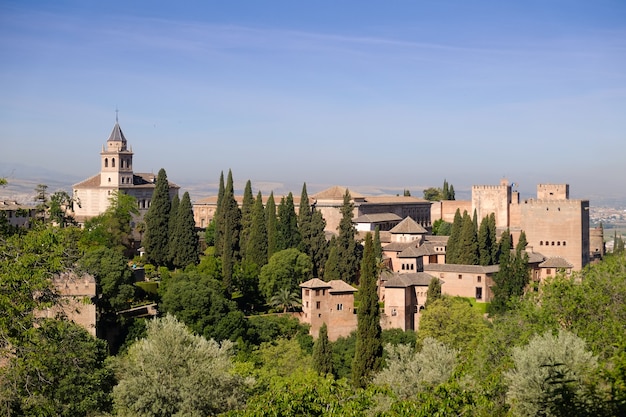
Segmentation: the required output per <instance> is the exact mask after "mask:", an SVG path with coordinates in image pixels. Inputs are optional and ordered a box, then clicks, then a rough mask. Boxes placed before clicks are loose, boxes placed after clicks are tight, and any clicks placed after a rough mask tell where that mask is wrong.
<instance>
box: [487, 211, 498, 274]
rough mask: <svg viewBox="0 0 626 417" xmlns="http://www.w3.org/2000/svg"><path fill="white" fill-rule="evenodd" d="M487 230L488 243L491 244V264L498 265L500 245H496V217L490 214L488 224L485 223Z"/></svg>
mask: <svg viewBox="0 0 626 417" xmlns="http://www.w3.org/2000/svg"><path fill="white" fill-rule="evenodd" d="M487 227H488V229H489V241H490V242H491V264H492V265H495V264H497V263H498V259H499V258H500V245H499V244H498V234H497V233H498V232H497V230H496V215H495V213H491V214H490V215H489V223H487Z"/></svg>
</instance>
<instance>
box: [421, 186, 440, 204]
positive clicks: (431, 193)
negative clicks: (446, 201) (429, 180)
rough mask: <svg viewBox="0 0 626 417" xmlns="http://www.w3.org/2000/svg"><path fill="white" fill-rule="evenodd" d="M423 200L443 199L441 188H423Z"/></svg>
mask: <svg viewBox="0 0 626 417" xmlns="http://www.w3.org/2000/svg"><path fill="white" fill-rule="evenodd" d="M424 200H428V201H440V200H443V190H442V189H441V188H435V187H430V188H426V189H425V190H424Z"/></svg>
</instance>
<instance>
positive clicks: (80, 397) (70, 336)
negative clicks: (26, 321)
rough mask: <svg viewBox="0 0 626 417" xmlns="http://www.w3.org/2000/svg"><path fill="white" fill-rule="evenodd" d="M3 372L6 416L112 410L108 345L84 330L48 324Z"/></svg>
mask: <svg viewBox="0 0 626 417" xmlns="http://www.w3.org/2000/svg"><path fill="white" fill-rule="evenodd" d="M25 336H26V337H25V339H24V340H22V342H21V343H20V344H19V345H16V346H14V355H11V356H8V357H7V359H8V362H7V363H6V364H4V365H3V366H2V367H0V407H1V409H2V410H3V415H8V416H11V415H16V416H20V415H29V416H72V417H73V416H87V415H92V414H93V413H99V412H108V411H110V409H111V396H110V395H111V391H112V389H113V386H114V385H115V377H114V376H113V372H112V370H111V369H109V368H108V367H107V366H106V362H105V359H106V357H107V349H106V343H105V342H104V341H102V340H98V339H96V338H94V337H93V336H91V335H90V334H89V333H88V332H87V331H86V330H85V329H83V328H82V327H80V326H78V325H76V324H74V323H71V322H68V321H64V320H52V319H45V320H43V321H40V322H39V326H38V327H34V328H30V329H29V330H28V331H27V332H26V334H25Z"/></svg>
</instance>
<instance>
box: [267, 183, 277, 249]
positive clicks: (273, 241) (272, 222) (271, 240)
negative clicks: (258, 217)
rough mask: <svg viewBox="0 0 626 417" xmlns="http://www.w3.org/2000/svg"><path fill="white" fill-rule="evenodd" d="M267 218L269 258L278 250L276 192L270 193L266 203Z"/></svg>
mask: <svg viewBox="0 0 626 417" xmlns="http://www.w3.org/2000/svg"><path fill="white" fill-rule="evenodd" d="M265 219H266V220H267V259H269V258H271V257H272V255H273V254H275V253H276V252H278V242H277V239H278V236H277V233H278V231H277V229H276V227H277V225H276V223H277V219H276V203H275V202H274V192H273V191H272V192H271V193H270V196H269V197H268V199H267V203H266V204H265Z"/></svg>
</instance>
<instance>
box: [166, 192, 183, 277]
mask: <svg viewBox="0 0 626 417" xmlns="http://www.w3.org/2000/svg"><path fill="white" fill-rule="evenodd" d="M179 205H180V198H178V194H174V197H172V202H171V204H170V218H169V223H168V226H167V233H168V236H169V242H168V248H167V251H168V254H169V262H170V264H171V265H173V264H174V258H173V257H174V252H175V250H176V249H175V245H174V243H173V236H174V234H175V231H174V230H175V229H176V221H177V220H178V206H179Z"/></svg>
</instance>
